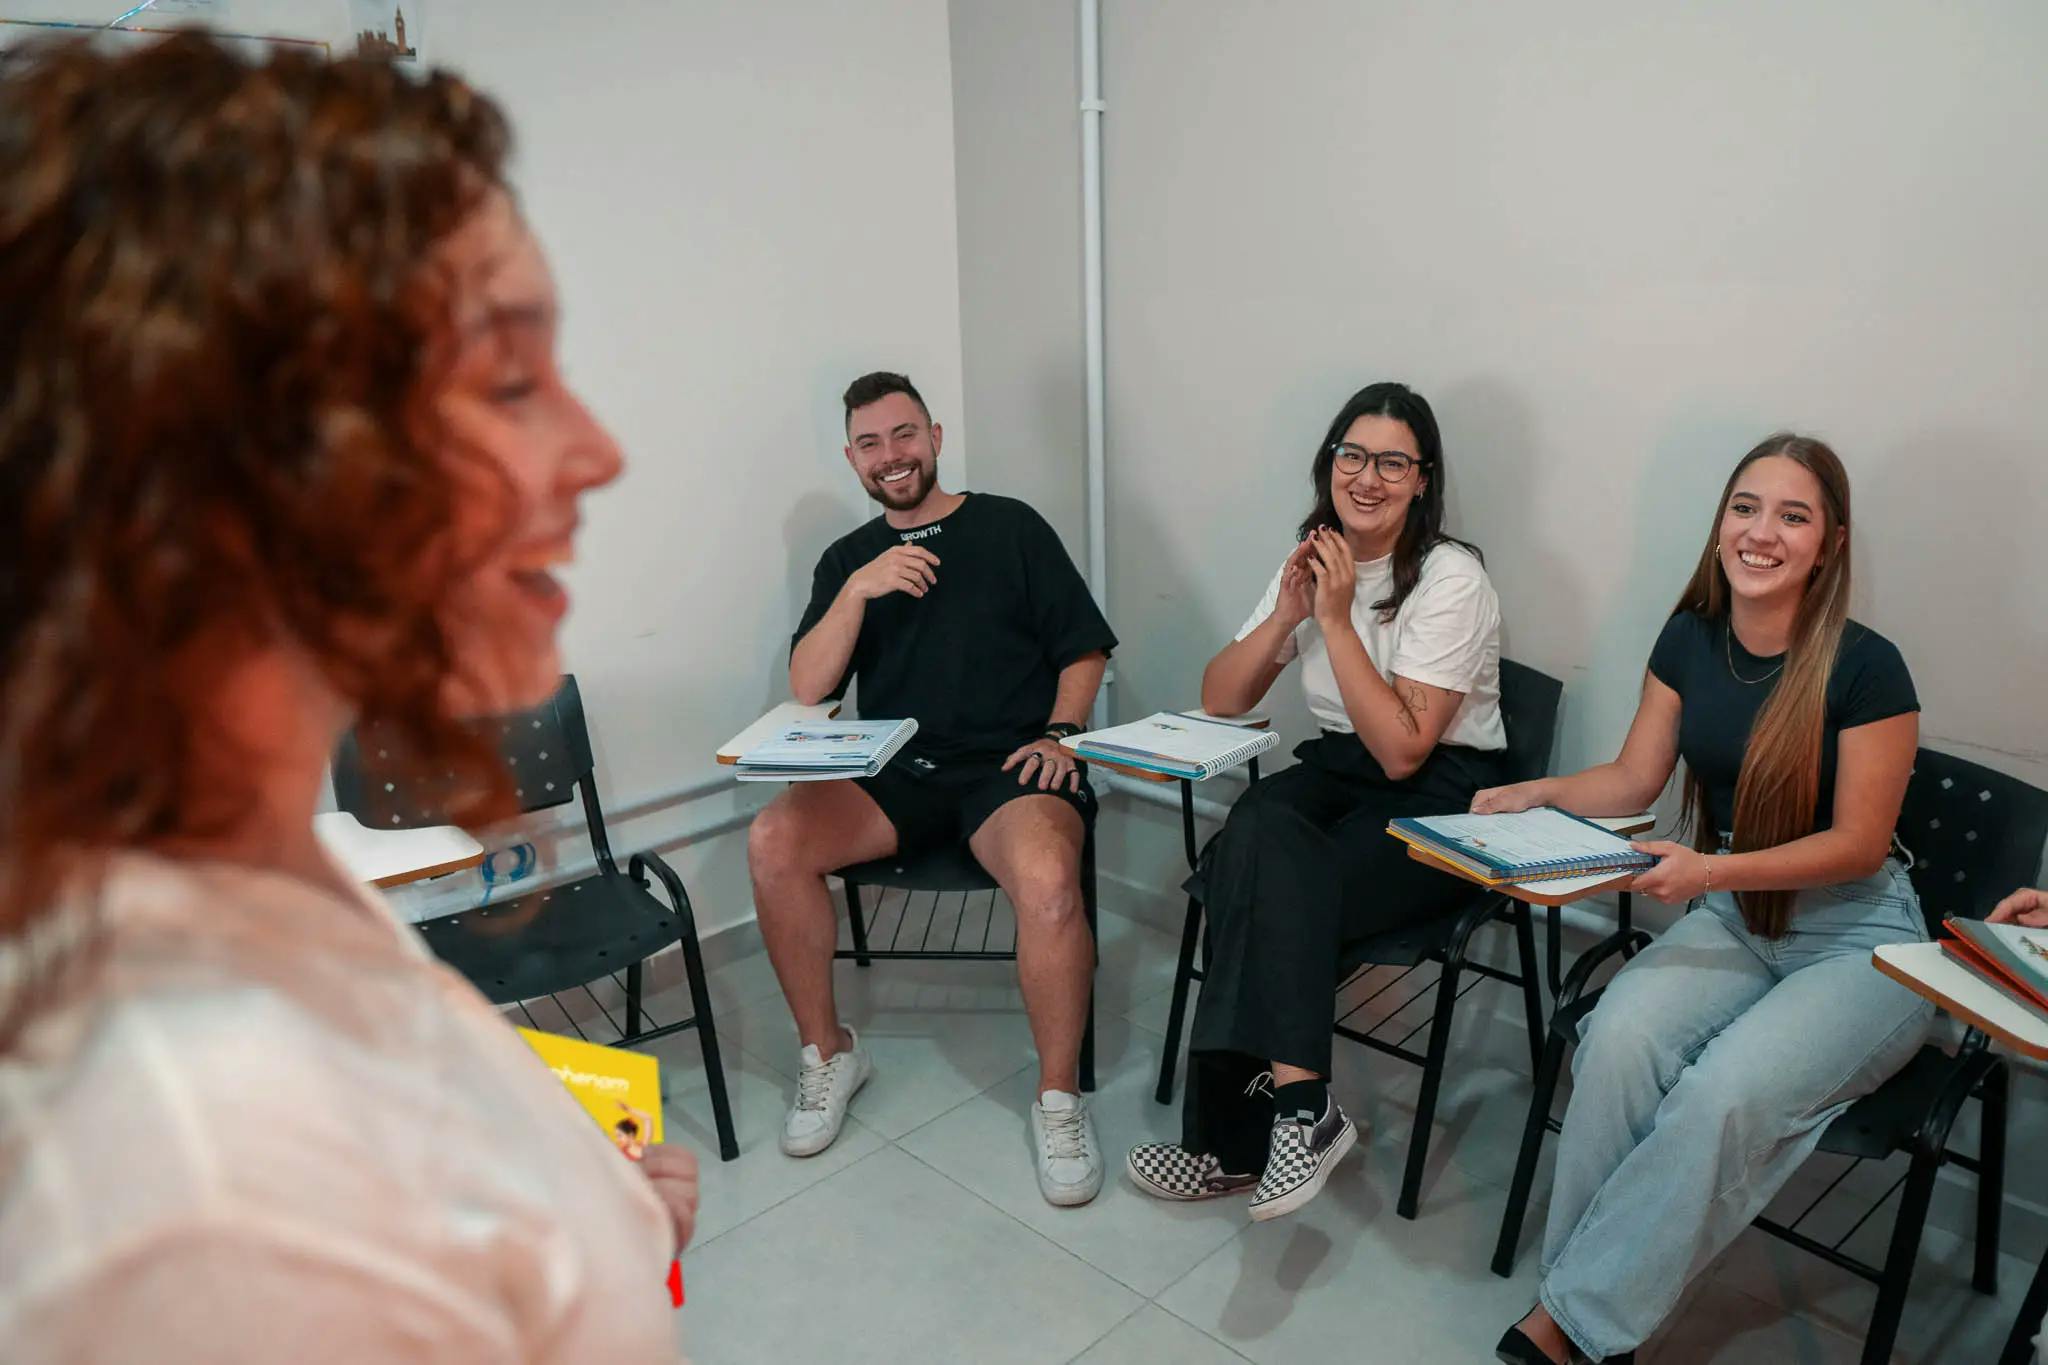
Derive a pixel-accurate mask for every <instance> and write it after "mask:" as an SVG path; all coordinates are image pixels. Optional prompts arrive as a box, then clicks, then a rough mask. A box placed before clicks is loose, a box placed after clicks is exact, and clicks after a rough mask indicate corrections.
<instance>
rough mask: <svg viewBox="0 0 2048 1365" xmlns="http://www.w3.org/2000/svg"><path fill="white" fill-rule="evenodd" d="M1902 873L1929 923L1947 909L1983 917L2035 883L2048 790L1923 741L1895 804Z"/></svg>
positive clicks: (2046, 829)
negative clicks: (1904, 859) (1905, 855)
mask: <svg viewBox="0 0 2048 1365" xmlns="http://www.w3.org/2000/svg"><path fill="white" fill-rule="evenodd" d="M1898 834H1899V842H1900V843H1902V844H1904V845H1905V846H1906V850H1907V852H1909V853H1910V854H1912V862H1913V867H1912V870H1911V871H1910V872H1909V873H1908V874H1907V875H1908V876H1910V877H1911V878H1912V880H1913V888H1914V890H1916V891H1918V892H1919V893H1920V908H1921V910H1922V911H1923V912H1924V913H1925V914H1926V916H1927V923H1928V925H1929V926H1930V927H1936V928H1938V927H1939V926H1940V924H1941V921H1942V920H1943V919H1944V918H1945V917H1947V916H1950V915H1953V916H1955V917H1957V918H1959V919H1982V918H1983V917H1984V916H1985V915H1986V914H1988V913H1989V912H1990V910H1991V907H1992V906H1994V905H1996V904H1998V902H1999V901H2000V900H2002V899H2003V898H2005V897H2006V896H2007V895H2010V894H2011V893H2012V892H2014V891H2016V890H2018V889H2019V888H2020V887H2022V886H2031V885H2033V884H2034V878H2035V876H2036V874H2037V873H2038V872H2039V871H2040V867H2041V848H2042V845H2043V843H2044V842H2048V792H2044V791H2042V790H2041V789H2040V788H2039V787H2036V786H2033V785H2031V784H2029V783H2026V782H2022V781H2020V780H2019V779H2018V778H2017V777H2008V776H2007V775H2006V774H2004V773H2001V772H1995V771H1993V770H1992V769H1990V768H1987V767H1985V766H1984V765H1983V764H1981V763H1972V762H1970V761H1969V760H1968V759H1963V758H1956V757H1955V756H1953V755H1951V754H1943V753H1936V752H1935V751H1934V750H1932V749H1922V750H1921V751H1920V752H1919V753H1918V754H1917V755H1915V757H1914V759H1913V778H1912V780H1911V781H1910V782H1908V783H1907V784H1906V800H1905V804H1904V805H1903V806H1901V807H1900V808H1899V826H1898Z"/></svg>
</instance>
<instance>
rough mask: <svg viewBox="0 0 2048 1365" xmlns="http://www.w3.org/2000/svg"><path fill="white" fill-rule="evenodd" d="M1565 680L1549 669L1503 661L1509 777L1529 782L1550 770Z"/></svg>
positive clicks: (1502, 705) (1503, 714)
mask: <svg viewBox="0 0 2048 1365" xmlns="http://www.w3.org/2000/svg"><path fill="white" fill-rule="evenodd" d="M1563 696H1564V684H1563V683H1561V682H1559V681H1558V680H1557V679H1556V678H1553V677H1551V676H1550V675H1549V674H1548V673H1543V672H1540V671H1538V670H1536V669H1533V668H1530V667H1529V666H1528V665H1527V664H1518V663H1516V662H1515V661H1514V660H1512V659H1502V660H1501V661H1500V715H1501V723H1502V724H1503V725H1505V726H1506V727H1507V732H1508V753H1507V768H1508V774H1509V777H1508V780H1509V781H1511V782H1529V781H1533V780H1534V779H1536V778H1539V777H1543V776H1545V775H1547V774H1548V773H1549V772H1550V751H1551V749H1552V748H1553V747H1555V745H1556V743H1557V707H1558V702H1559V700H1560V699H1561V698H1562V697H1563Z"/></svg>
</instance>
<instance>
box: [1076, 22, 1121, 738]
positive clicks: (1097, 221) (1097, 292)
mask: <svg viewBox="0 0 2048 1365" xmlns="http://www.w3.org/2000/svg"><path fill="white" fill-rule="evenodd" d="M1080 13H1081V243H1082V245H1081V271H1082V284H1081V290H1082V297H1083V300H1084V306H1085V309H1086V330H1087V337H1086V346H1087V357H1088V358H1087V367H1088V589H1089V591H1090V592H1092V593H1093V594H1094V595H1095V601H1096V603H1097V605H1099V606H1100V607H1101V608H1102V609H1103V610H1104V611H1108V610H1109V515H1108V509H1107V499H1106V497H1105V493H1104V488H1105V484H1106V483H1107V479H1106V477H1105V473H1104V463H1105V461H1104V425H1105V424H1104V418H1103V366H1102V353H1103V347H1102V6H1101V3H1100V0H1080ZM1114 679H1115V669H1114V667H1112V669H1111V671H1110V674H1109V675H1108V676H1107V677H1105V678H1104V680H1103V688H1102V690H1101V691H1100V692H1098V693H1096V696H1095V712H1094V717H1093V723H1094V726H1095V728H1097V729H1100V728H1101V727H1103V726H1105V725H1107V724H1109V684H1110V683H1111V682H1112V681H1114Z"/></svg>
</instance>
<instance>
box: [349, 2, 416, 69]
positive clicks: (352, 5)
mask: <svg viewBox="0 0 2048 1365" xmlns="http://www.w3.org/2000/svg"><path fill="white" fill-rule="evenodd" d="M348 11H349V30H350V32H351V33H352V34H353V35H354V36H353V38H352V39H351V41H352V43H353V44H354V50H355V53H356V55H357V56H360V57H383V58H385V59H387V60H389V61H394V62H417V61H418V60H419V59H420V39H421V37H422V35H423V34H424V33H425V32H426V27H427V24H426V0H349V3H348Z"/></svg>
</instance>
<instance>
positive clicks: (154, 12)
mask: <svg viewBox="0 0 2048 1365" xmlns="http://www.w3.org/2000/svg"><path fill="white" fill-rule="evenodd" d="M221 9H222V6H221V3H220V0H156V3H155V4H153V5H148V6H144V7H139V8H135V9H134V10H133V12H132V13H130V14H123V15H121V16H120V17H119V19H118V20H117V21H116V22H117V23H118V24H119V26H118V27H116V26H115V24H114V23H94V24H86V23H79V22H77V21H75V20H65V19H17V18H13V17H11V16H7V17H0V48H4V47H11V46H13V45H14V44H17V43H26V42H34V41H36V40H37V39H42V38H60V37H80V36H83V37H87V38H90V39H91V40H92V41H93V42H94V43H97V44H99V45H100V46H102V47H109V48H126V47H138V46H146V45H147V44H150V43H153V42H156V41H157V40H158V39H160V38H162V37H163V36H164V35H165V34H168V33H175V32H177V31H178V30H179V29H181V28H188V27H190V26H192V25H194V24H204V25H206V26H207V27H208V28H210V29H211V30H212V33H213V36H214V37H215V38H217V39H219V40H220V41H221V42H223V43H226V44H227V45H228V46H230V47H236V48H241V49H243V50H245V51H246V52H247V53H248V55H249V56H250V58H251V59H252V60H258V61H260V60H262V59H263V57H264V56H266V55H267V54H268V51H269V50H270V49H272V48H278V47H290V48H306V49H312V50H313V51H316V52H318V53H319V54H321V55H322V56H329V55H332V48H331V47H330V46H329V44H328V42H327V40H326V39H325V38H304V37H297V36H291V35H286V34H278V33H234V32H230V31H228V30H226V29H223V28H222V27H220V26H219V25H218V24H217V23H215V22H213V21H214V20H215V19H217V18H218V17H219V15H220V12H221Z"/></svg>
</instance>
